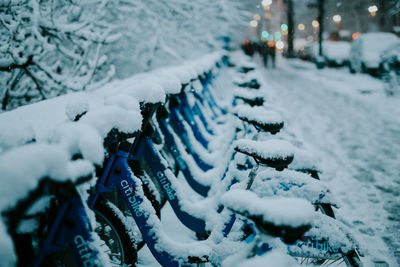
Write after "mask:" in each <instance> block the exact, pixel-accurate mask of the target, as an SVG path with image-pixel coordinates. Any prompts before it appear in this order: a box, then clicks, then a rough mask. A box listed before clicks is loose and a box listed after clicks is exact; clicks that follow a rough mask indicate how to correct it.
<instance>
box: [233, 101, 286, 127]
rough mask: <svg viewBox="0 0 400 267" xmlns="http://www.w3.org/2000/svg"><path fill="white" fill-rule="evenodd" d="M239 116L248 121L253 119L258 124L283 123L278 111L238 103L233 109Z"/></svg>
mask: <svg viewBox="0 0 400 267" xmlns="http://www.w3.org/2000/svg"><path fill="white" fill-rule="evenodd" d="M235 112H236V113H237V115H238V117H239V118H244V119H246V120H248V121H255V122H257V123H259V124H262V125H265V124H280V123H283V119H282V117H281V116H280V115H279V113H277V112H274V111H271V110H266V109H265V108H263V107H249V106H245V105H240V106H238V107H237V109H235Z"/></svg>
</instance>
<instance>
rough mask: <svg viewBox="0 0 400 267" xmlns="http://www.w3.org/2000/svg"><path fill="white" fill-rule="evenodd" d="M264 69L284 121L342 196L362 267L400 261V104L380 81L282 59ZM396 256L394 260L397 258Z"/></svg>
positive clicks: (343, 215) (341, 214)
mask: <svg viewBox="0 0 400 267" xmlns="http://www.w3.org/2000/svg"><path fill="white" fill-rule="evenodd" d="M279 63H280V64H278V67H277V69H267V70H265V71H264V73H265V77H266V79H267V81H268V90H271V91H272V92H273V94H274V95H275V97H276V101H277V103H278V106H281V107H282V108H283V110H285V111H286V116H287V119H286V120H287V124H286V125H287V127H290V128H292V129H296V134H297V135H299V136H300V137H301V138H302V139H303V140H304V142H305V143H306V144H307V145H309V146H310V147H309V148H310V149H311V150H312V151H313V153H314V155H318V163H319V166H320V168H321V170H322V171H323V173H322V174H321V179H322V180H324V181H328V182H329V184H330V185H331V188H332V190H334V193H336V195H337V197H338V198H339V199H340V200H341V202H342V203H341V204H342V207H341V208H340V209H339V210H338V211H335V212H337V213H338V216H337V217H338V219H340V220H342V221H343V222H344V223H346V224H347V225H348V226H350V227H351V228H352V229H353V230H354V233H355V235H356V237H357V238H358V240H359V242H360V243H361V246H362V247H363V248H365V249H366V254H367V255H368V256H367V257H364V261H365V264H366V265H365V266H386V265H385V264H384V265H379V264H378V263H381V262H387V263H389V266H396V265H397V264H399V263H400V243H399V241H400V227H399V220H400V196H399V194H400V120H399V118H400V106H399V98H393V97H387V96H385V95H384V93H383V89H382V88H383V84H382V83H381V81H380V80H378V79H375V78H372V77H370V76H368V75H364V74H357V75H351V74H349V72H348V70H347V68H346V69H323V70H317V69H316V68H315V66H314V65H313V64H311V63H306V62H302V61H298V60H293V61H288V60H283V59H282V60H280V62H279ZM393 255H395V257H396V258H397V263H396V260H395V259H394V258H393ZM372 262H374V263H375V264H376V265H375V264H373V263H372Z"/></svg>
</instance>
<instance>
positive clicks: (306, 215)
mask: <svg viewBox="0 0 400 267" xmlns="http://www.w3.org/2000/svg"><path fill="white" fill-rule="evenodd" d="M221 202H222V204H223V205H224V206H225V207H227V208H228V209H230V210H232V211H234V212H235V213H238V214H241V215H243V216H245V217H247V218H249V219H250V220H252V221H253V222H254V223H255V224H256V226H257V228H258V229H259V230H260V231H261V232H263V233H265V234H269V235H272V236H277V237H281V238H282V240H283V241H284V242H285V243H287V244H293V243H294V242H296V240H299V239H300V238H301V237H302V236H303V235H304V233H305V232H306V231H308V230H309V229H310V228H311V225H312V218H313V215H314V210H313V207H312V205H311V204H310V203H309V202H308V201H306V200H304V199H301V198H260V197H258V196H257V195H256V194H255V193H253V192H251V191H248V190H238V189H233V190H230V191H229V192H227V193H224V195H222V197H221Z"/></svg>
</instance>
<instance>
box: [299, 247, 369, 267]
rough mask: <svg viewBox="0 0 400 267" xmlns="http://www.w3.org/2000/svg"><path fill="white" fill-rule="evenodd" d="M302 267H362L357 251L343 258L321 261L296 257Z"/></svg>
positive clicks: (350, 252)
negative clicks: (320, 266)
mask: <svg viewBox="0 0 400 267" xmlns="http://www.w3.org/2000/svg"><path fill="white" fill-rule="evenodd" d="M295 258H296V259H297V260H298V262H299V263H300V265H307V266H309V265H311V266H315V265H322V266H347V267H362V266H363V265H362V263H361V260H360V258H359V256H358V254H357V252H356V251H355V250H351V251H349V252H348V253H346V254H344V255H343V256H342V257H337V258H329V259H321V258H313V257H295Z"/></svg>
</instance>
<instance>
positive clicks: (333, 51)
mask: <svg viewBox="0 0 400 267" xmlns="http://www.w3.org/2000/svg"><path fill="white" fill-rule="evenodd" d="M322 45H323V52H324V58H325V62H326V64H327V65H328V66H330V67H339V66H344V65H345V64H347V62H348V60H349V55H350V49H351V44H350V43H349V42H345V41H324V42H323V44H322Z"/></svg>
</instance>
